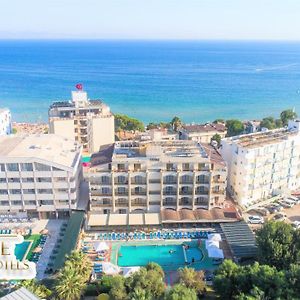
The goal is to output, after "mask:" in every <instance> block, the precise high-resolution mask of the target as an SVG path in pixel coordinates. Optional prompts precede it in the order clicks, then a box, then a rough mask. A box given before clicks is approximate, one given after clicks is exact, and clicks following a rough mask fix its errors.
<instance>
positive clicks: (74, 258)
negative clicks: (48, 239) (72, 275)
mask: <svg viewBox="0 0 300 300" xmlns="http://www.w3.org/2000/svg"><path fill="white" fill-rule="evenodd" d="M65 266H69V267H72V268H74V269H75V270H76V272H77V274H78V275H80V276H81V277H82V280H83V281H84V282H86V281H88V280H89V278H90V275H91V272H92V262H91V260H90V259H89V257H88V256H87V255H85V254H84V253H83V252H81V251H72V252H71V254H70V255H68V256H67V259H66V262H65Z"/></svg>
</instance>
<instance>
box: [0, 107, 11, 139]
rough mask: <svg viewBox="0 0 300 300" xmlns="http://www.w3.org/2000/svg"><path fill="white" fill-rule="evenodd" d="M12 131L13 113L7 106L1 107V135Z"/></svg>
mask: <svg viewBox="0 0 300 300" xmlns="http://www.w3.org/2000/svg"><path fill="white" fill-rule="evenodd" d="M11 133H12V125H11V113H10V110H9V109H7V108H1V109H0V136H2V135H8V134H11Z"/></svg>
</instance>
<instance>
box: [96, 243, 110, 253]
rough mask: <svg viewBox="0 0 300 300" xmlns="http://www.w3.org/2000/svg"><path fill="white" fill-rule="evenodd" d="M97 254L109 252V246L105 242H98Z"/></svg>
mask: <svg viewBox="0 0 300 300" xmlns="http://www.w3.org/2000/svg"><path fill="white" fill-rule="evenodd" d="M94 248H95V251H96V252H101V251H106V250H109V246H108V245H107V244H106V243H105V242H97V243H95V245H94Z"/></svg>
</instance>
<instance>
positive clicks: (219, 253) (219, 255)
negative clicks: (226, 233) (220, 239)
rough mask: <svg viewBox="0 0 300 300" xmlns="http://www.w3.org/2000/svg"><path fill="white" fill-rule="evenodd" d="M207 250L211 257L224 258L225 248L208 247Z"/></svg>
mask: <svg viewBox="0 0 300 300" xmlns="http://www.w3.org/2000/svg"><path fill="white" fill-rule="evenodd" d="M207 252H208V257H211V258H224V253H223V250H221V249H219V248H217V247H214V246H212V247H209V248H208V249H207Z"/></svg>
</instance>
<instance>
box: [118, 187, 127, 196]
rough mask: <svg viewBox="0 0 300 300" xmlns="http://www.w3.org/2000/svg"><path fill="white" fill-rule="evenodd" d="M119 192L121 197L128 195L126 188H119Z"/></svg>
mask: <svg viewBox="0 0 300 300" xmlns="http://www.w3.org/2000/svg"><path fill="white" fill-rule="evenodd" d="M117 192H118V194H119V195H124V194H125V193H126V188H125V187H118V189H117Z"/></svg>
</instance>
